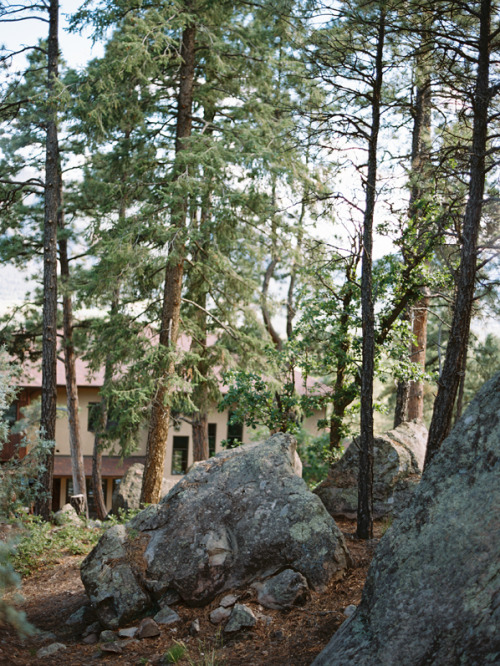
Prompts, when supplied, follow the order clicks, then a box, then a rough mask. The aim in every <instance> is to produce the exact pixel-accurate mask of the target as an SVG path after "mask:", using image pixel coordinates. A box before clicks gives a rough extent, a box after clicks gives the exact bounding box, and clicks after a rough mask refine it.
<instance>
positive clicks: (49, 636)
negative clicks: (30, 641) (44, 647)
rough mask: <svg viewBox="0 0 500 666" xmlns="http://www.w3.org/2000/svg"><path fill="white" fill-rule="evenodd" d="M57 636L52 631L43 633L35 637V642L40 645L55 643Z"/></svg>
mask: <svg viewBox="0 0 500 666" xmlns="http://www.w3.org/2000/svg"><path fill="white" fill-rule="evenodd" d="M56 638H57V636H56V635H55V634H54V633H53V632H52V631H41V632H40V633H39V634H36V635H35V640H36V641H38V642H39V643H47V642H48V641H55V640H56Z"/></svg>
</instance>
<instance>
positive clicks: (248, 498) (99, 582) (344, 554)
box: [81, 433, 349, 628]
mask: <svg viewBox="0 0 500 666" xmlns="http://www.w3.org/2000/svg"><path fill="white" fill-rule="evenodd" d="M297 460H298V457H297V454H296V451H295V440H294V439H293V438H292V437H290V436H289V435H284V434H282V433H278V434H276V435H273V436H272V437H270V438H269V439H268V440H267V441H265V442H263V443H260V444H247V445H245V446H241V447H239V448H236V449H232V450H229V451H224V452H222V453H219V454H218V455H216V456H214V457H213V458H210V460H207V461H204V462H201V463H197V464H196V465H194V466H193V468H192V469H191V470H190V471H189V472H188V474H186V476H185V477H184V478H183V479H182V480H181V481H179V483H178V484H177V485H176V486H175V487H174V488H173V489H172V490H171V491H170V493H169V494H168V495H167V496H166V497H164V498H163V499H162V500H161V502H160V503H159V504H155V505H151V506H149V507H147V508H146V509H145V510H144V511H142V512H141V513H139V514H138V515H137V516H136V517H135V518H134V519H133V520H131V521H130V522H129V523H127V525H126V526H115V527H112V528H111V529H110V530H108V531H107V532H106V533H105V534H104V535H103V537H102V538H101V540H100V542H99V543H98V545H97V546H96V548H95V549H94V550H93V551H92V552H91V553H90V554H89V555H88V557H87V558H86V559H85V560H84V562H83V564H82V567H81V575H82V581H83V584H84V585H85V588H86V591H87V594H88V595H89V597H90V600H91V602H92V605H93V607H94V608H95V611H96V613H97V615H98V617H99V620H100V621H101V623H102V624H104V625H105V626H107V627H110V628H114V627H116V626H119V625H120V624H123V623H125V622H127V621H129V620H131V619H133V618H134V617H136V616H138V615H139V614H141V613H142V612H144V611H146V610H147V609H150V608H153V607H155V606H160V607H161V606H163V605H165V603H168V602H167V600H168V599H169V598H171V596H172V593H174V592H177V593H178V594H179V596H180V597H181V599H182V600H183V601H184V602H186V603H188V604H191V605H203V604H206V603H209V602H210V601H211V600H212V599H214V597H215V596H216V595H217V594H219V593H220V592H222V591H223V590H229V589H232V588H237V587H241V586H245V585H246V584H248V583H251V582H256V581H263V580H265V579H266V578H269V577H270V576H273V575H275V574H276V573H279V572H280V571H282V570H283V569H291V570H293V571H296V572H298V573H300V574H302V575H303V576H304V578H305V579H306V581H307V584H308V585H309V587H311V588H315V589H322V588H323V587H324V586H325V585H326V584H327V583H328V581H330V580H331V579H332V578H334V577H340V576H341V575H342V574H343V572H344V570H345V569H346V567H347V565H348V560H349V555H348V551H347V549H346V547H345V544H344V540H343V537H342V533H341V532H340V530H339V529H338V528H337V526H336V525H335V522H334V521H333V519H332V518H331V516H330V515H329V514H328V513H327V511H326V510H325V508H324V506H323V504H322V503H321V501H320V500H319V498H318V497H316V496H315V495H313V494H312V493H311V492H310V491H309V490H308V488H307V486H306V484H305V482H304V481H303V480H302V479H301V478H300V477H299V476H298V475H297V473H296V467H297V464H298V463H297Z"/></svg>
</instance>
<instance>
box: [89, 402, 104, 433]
mask: <svg viewBox="0 0 500 666" xmlns="http://www.w3.org/2000/svg"><path fill="white" fill-rule="evenodd" d="M100 406H101V404H100V403H99V402H89V408H88V412H87V430H88V431H89V432H96V431H97V429H98V427H99V418H100V416H101V414H100V411H101V410H100Z"/></svg>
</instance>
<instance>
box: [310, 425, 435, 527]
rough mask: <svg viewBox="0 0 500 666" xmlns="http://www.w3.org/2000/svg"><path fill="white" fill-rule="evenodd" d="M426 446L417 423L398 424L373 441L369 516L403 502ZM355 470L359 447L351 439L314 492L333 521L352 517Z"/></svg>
mask: <svg viewBox="0 0 500 666" xmlns="http://www.w3.org/2000/svg"><path fill="white" fill-rule="evenodd" d="M426 443H427V429H426V427H425V425H424V424H423V423H422V422H420V421H410V422H405V423H402V424H401V425H399V426H398V427H397V428H394V430H390V431H389V432H388V433H386V434H385V435H381V436H379V437H376V438H375V441H374V463H373V513H374V516H375V517H376V518H381V517H383V516H385V515H387V514H388V513H392V512H393V510H394V508H395V507H396V509H397V508H401V507H402V506H404V504H406V503H407V501H408V499H409V496H410V495H411V493H412V491H413V490H414V488H415V485H416V483H417V482H418V481H419V480H420V475H421V474H422V469H423V466H424V459H425V447H426ZM358 467H359V448H358V444H357V440H356V439H354V440H353V441H352V442H351V444H350V445H349V447H348V448H347V450H346V452H345V453H344V455H343V456H342V458H341V459H340V460H339V461H338V462H337V463H335V464H334V465H332V467H331V468H330V470H329V472H328V477H327V478H326V479H325V481H323V482H322V483H321V484H320V485H319V486H318V487H317V488H316V489H315V491H314V492H315V493H316V494H317V495H318V497H319V498H320V499H321V501H322V502H323V504H324V505H325V507H326V509H327V510H328V513H330V515H332V516H333V517H334V518H335V517H340V516H345V517H347V518H356V514H357V510H358Z"/></svg>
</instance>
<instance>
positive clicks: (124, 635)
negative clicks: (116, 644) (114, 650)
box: [118, 627, 137, 638]
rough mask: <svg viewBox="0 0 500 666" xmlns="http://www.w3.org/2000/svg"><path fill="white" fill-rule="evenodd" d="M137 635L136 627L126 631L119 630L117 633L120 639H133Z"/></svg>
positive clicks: (128, 628)
mask: <svg viewBox="0 0 500 666" xmlns="http://www.w3.org/2000/svg"><path fill="white" fill-rule="evenodd" d="M136 633H137V627H127V628H126V629H120V630H119V631H118V636H119V637H120V638H134V637H135V635H136Z"/></svg>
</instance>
